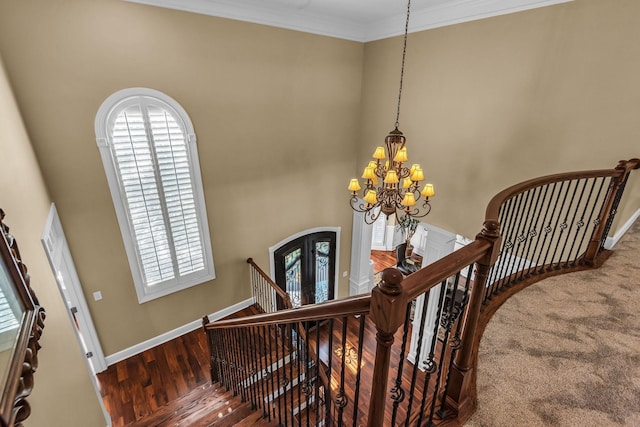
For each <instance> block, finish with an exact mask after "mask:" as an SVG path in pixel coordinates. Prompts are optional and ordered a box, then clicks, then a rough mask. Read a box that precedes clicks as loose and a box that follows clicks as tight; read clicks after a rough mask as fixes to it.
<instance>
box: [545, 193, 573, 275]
mask: <svg viewBox="0 0 640 427" xmlns="http://www.w3.org/2000/svg"><path fill="white" fill-rule="evenodd" d="M573 183H574V181H568V184H567V187H568V188H567V192H566V193H565V197H564V200H563V201H562V208H563V209H564V214H565V215H564V219H563V220H562V223H560V235H559V236H558V240H557V241H556V247H555V249H554V250H553V255H552V256H551V259H550V260H549V264H550V266H549V268H550V269H557V268H559V263H558V264H557V265H556V266H554V265H553V264H554V263H556V260H558V259H559V258H556V254H557V253H558V248H559V247H560V244H561V243H563V241H564V243H565V244H566V239H563V236H564V232H565V230H566V229H567V228H568V227H569V225H568V224H567V221H568V219H569V215H570V214H571V210H572V207H573V200H574V199H575V196H576V191H577V190H578V185H577V184H576V185H575V186H573V185H572V184H573ZM572 186H573V192H571V187H572ZM570 192H571V199H570V200H569V204H568V205H567V204H566V200H567V196H568V195H569V193H570ZM558 219H560V216H559V217H558Z"/></svg>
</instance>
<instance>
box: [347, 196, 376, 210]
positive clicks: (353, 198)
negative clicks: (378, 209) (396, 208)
mask: <svg viewBox="0 0 640 427" xmlns="http://www.w3.org/2000/svg"><path fill="white" fill-rule="evenodd" d="M358 200H359V198H358V196H351V200H349V203H350V204H351V209H353V210H354V211H356V212H360V213H362V212H369V211H370V210H371V209H372V208H370V209H367V207H366V205H365V204H364V203H360V204H359V205H358Z"/></svg>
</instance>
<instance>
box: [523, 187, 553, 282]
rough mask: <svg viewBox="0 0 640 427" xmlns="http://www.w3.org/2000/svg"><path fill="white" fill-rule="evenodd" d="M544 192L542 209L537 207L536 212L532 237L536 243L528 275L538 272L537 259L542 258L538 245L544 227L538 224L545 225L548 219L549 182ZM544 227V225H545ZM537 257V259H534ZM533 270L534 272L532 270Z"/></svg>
mask: <svg viewBox="0 0 640 427" xmlns="http://www.w3.org/2000/svg"><path fill="white" fill-rule="evenodd" d="M543 187H544V194H543V195H542V197H541V199H542V200H541V203H540V209H536V212H538V215H537V218H536V225H535V227H534V232H535V235H534V236H533V237H532V238H535V240H536V243H535V246H534V248H533V253H532V254H531V264H530V265H529V268H528V269H527V274H526V276H527V277H530V276H531V274H535V273H536V266H537V260H538V259H539V258H540V252H538V247H539V245H540V241H541V237H542V231H543V230H542V229H540V230H538V226H540V227H543V226H544V224H545V223H546V221H547V215H548V213H549V209H548V207H549V200H548V199H547V194H548V193H549V184H545V185H544V186H543ZM539 188H540V192H539V193H538V194H540V193H542V189H541V187H539ZM543 211H544V216H543V218H542V221H540V212H543ZM543 228H544V227H543ZM534 258H535V261H534ZM532 270H533V272H532Z"/></svg>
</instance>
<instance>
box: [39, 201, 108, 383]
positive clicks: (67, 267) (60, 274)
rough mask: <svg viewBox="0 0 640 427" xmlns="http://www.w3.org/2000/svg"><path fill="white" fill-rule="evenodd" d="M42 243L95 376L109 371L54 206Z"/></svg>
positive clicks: (88, 363)
mask: <svg viewBox="0 0 640 427" xmlns="http://www.w3.org/2000/svg"><path fill="white" fill-rule="evenodd" d="M41 240H42V245H43V246H44V251H45V252H46V254H47V258H49V264H50V265H51V269H52V270H53V273H54V275H55V278H56V282H57V283H58V288H59V289H60V293H61V294H62V298H63V300H64V302H65V304H66V306H67V313H68V314H69V320H70V321H71V324H72V326H73V330H74V331H75V333H76V336H77V337H78V342H79V343H80V348H81V349H82V352H83V354H84V356H85V360H86V361H87V365H88V367H89V369H90V371H91V373H92V374H93V375H92V376H94V375H95V374H96V373H98V372H102V371H104V370H105V369H107V363H106V361H105V359H104V354H103V352H102V347H101V346H100V342H99V341H98V335H97V333H96V330H95V327H94V326H93V321H92V320H91V314H90V313H89V308H88V306H87V301H86V300H85V298H84V293H83V292H82V286H81V284H80V279H79V278H78V273H77V272H76V268H75V266H74V264H73V259H72V258H71V252H70V251H69V246H68V244H67V239H66V238H65V236H64V231H63V230H62V224H61V223H60V218H59V217H58V212H57V211H56V207H55V205H54V204H51V209H50V211H49V216H48V217H47V222H46V224H45V229H44V232H43V233H42V238H41Z"/></svg>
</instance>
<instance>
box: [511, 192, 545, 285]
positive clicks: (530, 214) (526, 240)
mask: <svg viewBox="0 0 640 427" xmlns="http://www.w3.org/2000/svg"><path fill="white" fill-rule="evenodd" d="M527 193H529V194H531V201H530V203H529V204H528V205H529V207H528V209H527V220H526V221H525V224H524V227H523V228H522V231H521V233H520V235H519V236H518V241H519V242H520V243H521V248H522V250H520V251H519V255H518V257H519V261H518V267H517V268H516V270H515V272H514V275H513V280H512V282H513V283H515V282H517V281H519V280H522V279H523V276H524V271H525V269H526V268H527V263H529V265H531V264H532V263H533V261H532V260H531V259H530V258H529V257H530V253H531V246H532V244H531V242H532V240H533V236H535V233H534V230H535V229H536V227H537V222H538V220H539V218H540V217H539V215H538V203H539V201H540V188H539V187H536V188H532V189H531V190H529V191H528V192H527ZM534 200H535V201H534ZM534 221H535V225H534V224H533V223H534Z"/></svg>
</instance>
